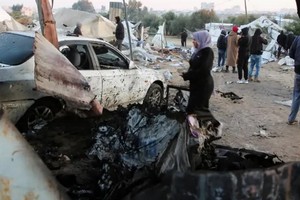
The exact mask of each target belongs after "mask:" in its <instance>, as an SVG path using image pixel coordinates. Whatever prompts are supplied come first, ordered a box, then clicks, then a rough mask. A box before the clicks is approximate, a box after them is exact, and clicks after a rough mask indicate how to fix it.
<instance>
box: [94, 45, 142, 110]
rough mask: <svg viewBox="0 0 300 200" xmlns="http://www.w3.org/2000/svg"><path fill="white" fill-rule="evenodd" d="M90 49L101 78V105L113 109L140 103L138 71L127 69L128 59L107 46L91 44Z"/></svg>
mask: <svg viewBox="0 0 300 200" xmlns="http://www.w3.org/2000/svg"><path fill="white" fill-rule="evenodd" d="M92 48H93V50H94V53H95V56H96V60H97V62H98V66H99V73H100V75H101V77H102V87H103V88H102V89H103V90H102V97H101V104H102V105H103V106H104V107H105V108H107V109H113V108H115V107H117V106H118V105H122V106H126V105H128V104H130V103H134V102H137V101H141V100H142V99H143V97H142V96H141V94H139V91H140V90H141V88H142V87H143V86H142V85H141V84H140V83H139V82H138V81H139V80H140V78H139V77H141V74H140V73H141V72H140V70H139V69H138V68H135V69H129V62H130V61H129V59H126V57H125V56H123V55H122V54H121V53H120V52H119V51H117V50H115V49H114V48H112V47H110V46H109V45H106V44H97V43H93V44H92Z"/></svg>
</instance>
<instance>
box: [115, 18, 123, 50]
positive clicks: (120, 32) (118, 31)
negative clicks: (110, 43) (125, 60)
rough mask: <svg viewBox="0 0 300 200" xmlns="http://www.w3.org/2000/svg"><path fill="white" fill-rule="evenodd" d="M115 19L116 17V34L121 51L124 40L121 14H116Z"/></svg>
mask: <svg viewBox="0 0 300 200" xmlns="http://www.w3.org/2000/svg"><path fill="white" fill-rule="evenodd" d="M115 19H116V23H117V27H116V31H115V35H116V39H117V47H118V49H119V50H120V51H121V48H122V43H123V40H124V26H123V24H122V22H121V19H120V17H119V16H116V17H115Z"/></svg>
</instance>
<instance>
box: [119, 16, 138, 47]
mask: <svg viewBox="0 0 300 200" xmlns="http://www.w3.org/2000/svg"><path fill="white" fill-rule="evenodd" d="M122 24H123V26H124V33H125V36H124V40H123V45H125V46H127V47H129V36H128V31H127V25H126V21H123V22H122ZM128 26H129V33H130V39H131V44H132V45H133V47H136V46H137V42H138V39H137V37H136V36H135V35H134V34H135V32H136V30H135V25H134V24H132V23H131V22H128Z"/></svg>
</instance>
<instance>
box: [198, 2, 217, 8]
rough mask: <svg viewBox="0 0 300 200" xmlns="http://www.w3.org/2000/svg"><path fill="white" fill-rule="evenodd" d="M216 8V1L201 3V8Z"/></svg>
mask: <svg viewBox="0 0 300 200" xmlns="http://www.w3.org/2000/svg"><path fill="white" fill-rule="evenodd" d="M214 8H215V4H214V3H205V2H204V3H201V9H203V10H213V9H214Z"/></svg>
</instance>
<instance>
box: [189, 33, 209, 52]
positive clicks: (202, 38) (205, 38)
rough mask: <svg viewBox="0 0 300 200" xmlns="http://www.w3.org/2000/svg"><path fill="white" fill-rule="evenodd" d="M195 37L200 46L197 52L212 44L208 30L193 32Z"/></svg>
mask: <svg viewBox="0 0 300 200" xmlns="http://www.w3.org/2000/svg"><path fill="white" fill-rule="evenodd" d="M193 38H194V39H195V40H196V41H197V42H198V44H199V46H198V48H197V49H196V51H195V52H194V53H195V54H196V53H197V52H198V51H200V50H201V49H204V48H205V47H209V46H210V45H211V37H210V35H209V33H208V32H207V31H197V32H194V33H193Z"/></svg>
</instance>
